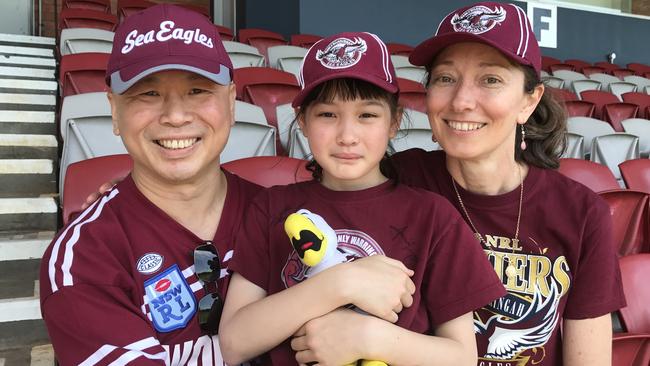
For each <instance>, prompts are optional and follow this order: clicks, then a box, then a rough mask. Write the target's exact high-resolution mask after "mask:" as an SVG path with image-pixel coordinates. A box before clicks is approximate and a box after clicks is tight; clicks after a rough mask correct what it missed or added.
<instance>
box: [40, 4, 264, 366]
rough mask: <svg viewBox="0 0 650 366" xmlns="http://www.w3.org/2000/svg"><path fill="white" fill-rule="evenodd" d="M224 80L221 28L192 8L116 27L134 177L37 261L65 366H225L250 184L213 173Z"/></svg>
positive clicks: (149, 13)
mask: <svg viewBox="0 0 650 366" xmlns="http://www.w3.org/2000/svg"><path fill="white" fill-rule="evenodd" d="M231 80H232V64H231V62H230V59H229V58H228V55H227V54H226V52H225V50H224V48H223V44H222V43H221V40H220V38H219V34H218V32H217V29H216V27H215V26H214V25H213V24H211V23H210V22H209V21H208V20H207V19H206V18H205V17H203V16H202V15H200V14H198V13H194V12H192V11H190V10H186V9H184V8H181V7H176V6H173V5H167V4H165V5H157V6H154V7H151V8H148V9H147V10H144V11H143V12H141V13H138V14H135V15H132V16H130V17H129V18H127V19H126V20H125V21H124V23H123V24H122V25H120V27H119V28H118V29H117V32H116V34H115V39H114V43H113V50H112V53H111V56H110V60H109V64H108V69H107V72H106V81H107V83H108V85H110V87H111V91H110V92H109V93H108V99H109V101H110V104H111V111H112V115H113V128H114V132H115V134H117V135H119V136H121V138H122V140H123V141H124V144H125V146H126V148H127V150H128V152H129V154H130V155H131V157H132V158H133V171H132V172H131V175H130V176H129V177H127V178H126V179H124V181H122V182H120V183H119V184H117V185H116V186H115V187H114V188H112V189H111V190H109V191H108V192H106V193H105V194H104V195H103V196H102V197H101V198H100V199H99V200H98V201H96V202H95V203H94V204H93V205H92V206H90V207H89V208H87V209H86V210H84V211H83V212H82V213H81V214H80V215H79V216H78V217H77V218H76V219H75V220H74V221H72V222H71V223H70V224H68V225H67V226H66V227H64V228H63V229H62V230H61V231H60V232H59V233H58V235H57V236H56V238H55V239H54V240H53V242H52V243H51V245H50V247H49V248H48V250H47V251H46V253H45V256H44V257H43V262H42V267H41V282H40V283H41V309H42V313H43V319H44V320H45V323H46V325H47V327H48V332H49V334H50V338H51V340H52V344H53V346H54V350H55V353H56V357H57V359H58V361H59V362H60V363H61V364H62V365H78V364H82V365H96V364H97V365H106V364H115V365H123V364H127V363H128V364H129V365H162V364H168V365H169V364H171V365H177V364H178V365H184V364H188V363H190V364H197V363H200V364H202V365H222V364H223V361H222V359H221V353H220V351H219V343H218V338H217V335H216V334H214V333H216V329H217V327H218V315H219V312H220V298H219V296H217V295H221V297H223V295H225V292H226V281H225V278H221V277H225V276H226V275H227V271H226V270H225V268H226V266H227V261H228V260H229V258H230V257H231V256H232V248H233V234H234V232H235V231H236V229H237V227H238V226H239V222H240V220H241V218H242V216H243V214H242V212H243V209H244V207H245V205H246V202H247V200H248V199H249V198H250V197H251V196H253V195H254V193H255V192H256V191H257V190H258V187H257V186H255V185H253V184H251V183H248V182H245V181H243V180H241V179H239V178H237V177H235V176H233V175H231V174H228V173H226V172H224V171H222V170H220V169H219V154H220V153H221V151H222V150H223V148H224V146H225V144H226V141H227V139H228V135H229V132H230V126H231V125H232V124H233V121H234V105H235V86H234V84H232V82H231ZM215 248H216V250H215ZM220 278H221V279H220ZM217 279H219V281H216V280H217ZM208 315H210V316H208Z"/></svg>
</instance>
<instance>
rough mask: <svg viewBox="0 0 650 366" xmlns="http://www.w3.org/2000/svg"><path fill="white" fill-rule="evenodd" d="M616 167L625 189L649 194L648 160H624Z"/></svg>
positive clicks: (649, 165) (649, 169)
mask: <svg viewBox="0 0 650 366" xmlns="http://www.w3.org/2000/svg"><path fill="white" fill-rule="evenodd" d="M618 167H619V169H620V170H621V176H622V177H623V181H624V182H625V186H626V187H627V188H629V189H633V190H635V191H640V192H645V193H648V194H650V159H643V158H641V159H632V160H626V161H624V162H622V163H620V164H619V165H618Z"/></svg>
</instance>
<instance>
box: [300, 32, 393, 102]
mask: <svg viewBox="0 0 650 366" xmlns="http://www.w3.org/2000/svg"><path fill="white" fill-rule="evenodd" d="M339 78H353V79H361V80H364V81H367V82H369V83H372V84H374V85H376V86H378V87H380V88H382V89H384V90H386V91H388V92H389V93H397V92H398V91H399V87H398V86H397V80H396V78H395V69H394V68H393V63H392V62H391V60H390V54H389V53H388V49H387V48H386V45H385V44H384V42H382V40H381V39H379V37H377V36H376V35H374V34H372V33H367V32H347V33H339V34H335V35H333V36H330V37H327V38H324V39H321V40H320V41H318V42H316V43H315V44H314V45H313V46H312V47H311V48H310V49H309V51H308V52H307V54H306V55H305V58H304V59H303V60H302V65H301V66H300V75H299V76H298V81H299V82H300V87H301V88H302V90H301V91H300V93H298V95H296V97H295V98H294V99H293V103H292V104H291V105H292V106H293V107H294V108H296V107H299V106H300V104H301V103H302V101H303V100H304V99H305V97H307V95H309V93H310V92H311V91H312V90H314V88H315V87H317V86H318V85H320V84H322V83H324V82H325V81H328V80H332V79H339Z"/></svg>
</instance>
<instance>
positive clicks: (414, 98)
mask: <svg viewBox="0 0 650 366" xmlns="http://www.w3.org/2000/svg"><path fill="white" fill-rule="evenodd" d="M397 84H398V85H399V103H400V104H401V105H402V107H404V108H409V109H414V110H416V111H419V112H422V113H426V112H427V100H426V99H427V91H426V90H425V89H424V86H423V85H422V83H418V82H417V81H413V80H409V79H404V78H397Z"/></svg>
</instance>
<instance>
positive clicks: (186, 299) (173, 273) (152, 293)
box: [144, 265, 196, 333]
mask: <svg viewBox="0 0 650 366" xmlns="http://www.w3.org/2000/svg"><path fill="white" fill-rule="evenodd" d="M144 291H145V294H146V297H147V303H148V304H149V311H150V313H151V319H152V321H153V325H154V327H155V328H156V330H157V331H159V332H163V333H164V332H171V331H173V330H175V329H178V328H183V327H185V325H186V324H187V322H188V321H189V320H190V319H192V316H194V313H196V300H195V299H194V294H193V293H192V290H191V289H190V287H189V286H188V284H187V282H186V281H185V277H183V274H182V273H181V271H180V270H179V269H178V266H177V265H173V266H171V267H169V268H168V269H166V270H165V271H164V272H162V273H160V274H159V275H158V276H156V277H153V278H150V279H149V280H147V281H146V282H145V283H144Z"/></svg>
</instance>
